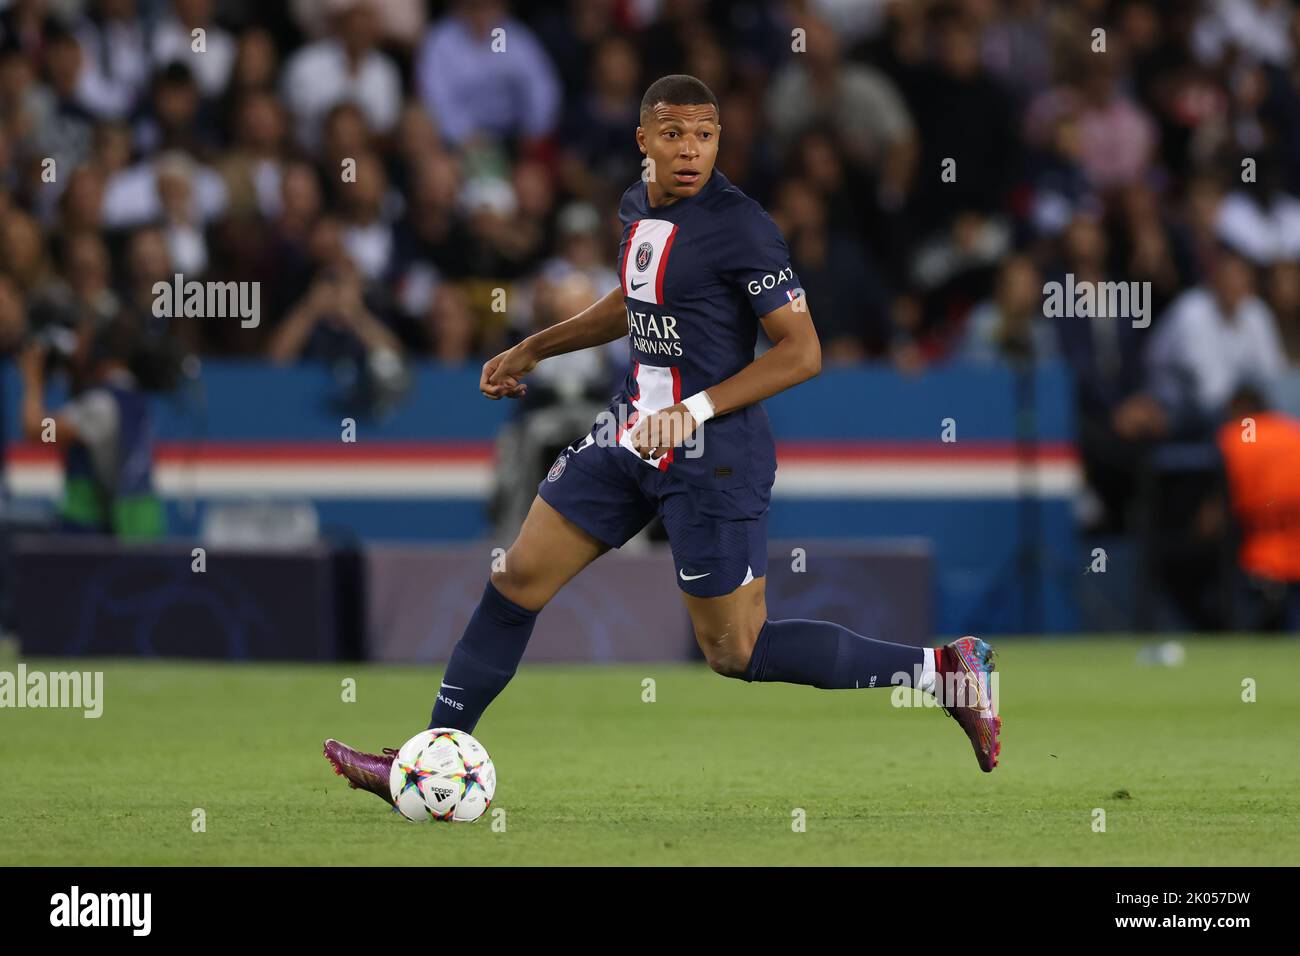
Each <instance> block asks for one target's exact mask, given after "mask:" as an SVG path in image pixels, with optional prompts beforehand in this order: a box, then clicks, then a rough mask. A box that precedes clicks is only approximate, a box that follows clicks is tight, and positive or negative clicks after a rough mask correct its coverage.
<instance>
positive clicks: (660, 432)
mask: <svg viewBox="0 0 1300 956" xmlns="http://www.w3.org/2000/svg"><path fill="white" fill-rule="evenodd" d="M760 321H761V322H762V323H763V331H765V332H766V333H767V337H768V338H769V339H771V340H772V347H771V348H770V349H768V350H767V351H766V352H764V353H763V354H762V355H760V356H759V357H758V358H756V359H755V360H754V361H752V362H750V363H749V364H748V365H746V366H745V367H744V368H742V369H741V370H740V371H739V372H737V373H736V374H735V375H733V376H731V377H730V378H728V379H724V380H723V381H721V382H719V383H718V384H717V385H714V386H713V387H711V388H707V389H705V390H704V391H703V392H702V393H700V395H702V396H703V401H705V402H706V403H707V405H706V406H705V408H706V409H707V407H708V406H709V405H711V406H712V412H711V414H710V417H712V416H713V415H725V414H727V413H728V412H734V411H736V410H738V409H741V408H744V407H745V406H746V405H753V404H754V403H755V402H761V401H763V400H764V399H767V398H771V397H772V396H773V395H776V394H777V393H778V392H784V391H785V390H786V389H787V388H793V387H794V386H795V385H798V384H799V383H800V382H806V381H808V379H810V378H813V377H814V376H816V375H817V374H818V373H819V372H820V371H821V370H822V346H821V342H820V341H819V340H818V338H817V329H816V328H815V327H814V326H813V321H812V315H811V314H810V313H809V311H808V306H807V300H806V299H805V298H804V297H803V296H802V295H801V296H799V297H798V298H797V299H795V300H793V301H791V302H787V303H786V304H785V305H783V306H781V307H780V308H778V309H776V310H775V311H772V312H769V313H768V314H767V315H765V316H763V317H762V319H761V320H760ZM700 400H701V399H700V398H699V397H697V396H692V398H691V399H688V400H687V401H686V402H678V403H677V404H676V405H672V406H670V407H668V408H665V409H664V410H663V411H661V412H658V413H657V414H655V415H652V416H650V417H649V418H647V419H644V420H643V421H642V422H641V423H640V424H639V425H638V427H637V428H635V429H634V430H633V432H632V434H631V436H629V437H630V438H631V440H632V444H633V445H634V446H635V447H636V449H637V451H638V452H640V453H641V457H643V458H653V457H656V456H658V455H661V454H663V453H664V452H666V451H667V450H668V449H669V448H672V447H674V446H676V445H680V444H681V443H682V442H683V441H685V440H686V439H687V438H689V437H690V436H691V435H692V434H694V432H695V429H697V428H699V426H700V422H699V421H698V419H697V417H696V414H697V413H696V412H695V411H693V409H692V407H691V405H689V404H688V402H691V403H694V402H698V401H700Z"/></svg>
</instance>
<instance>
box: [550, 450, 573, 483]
mask: <svg viewBox="0 0 1300 956" xmlns="http://www.w3.org/2000/svg"><path fill="white" fill-rule="evenodd" d="M566 461H568V456H566V455H561V456H560V457H559V458H557V459H555V464H553V465H552V466H551V470H550V471H549V472H547V474H546V480H547V481H555V480H556V479H557V478H559V477H560V475H562V474H564V463H565V462H566Z"/></svg>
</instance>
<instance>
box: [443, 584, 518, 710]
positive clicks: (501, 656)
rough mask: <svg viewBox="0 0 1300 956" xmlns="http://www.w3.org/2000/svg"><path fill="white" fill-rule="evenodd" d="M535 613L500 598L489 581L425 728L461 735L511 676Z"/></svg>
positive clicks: (504, 598)
mask: <svg viewBox="0 0 1300 956" xmlns="http://www.w3.org/2000/svg"><path fill="white" fill-rule="evenodd" d="M536 620H537V612H536V611H530V610H528V609H527V608H523V607H520V606H519V605H518V604H516V603H515V602H514V601H511V600H510V599H509V598H507V597H505V596H504V595H503V594H502V593H501V592H500V591H498V590H497V589H496V588H495V587H494V586H493V584H492V582H491V581H490V580H489V581H488V584H487V587H486V588H484V589H483V597H482V599H480V601H479V602H478V607H477V608H476V609H475V611H474V614H473V616H472V617H471V618H470V619H469V624H468V625H466V627H465V633H464V634H463V635H461V638H460V640H459V641H457V643H456V647H455V649H454V650H453V651H452V652H451V660H449V661H448V662H447V670H446V672H445V673H444V674H443V675H442V685H441V686H440V687H439V688H438V701H437V703H436V704H434V706H433V717H432V719H431V721H430V723H429V728H430V729H432V728H434V727H455V728H456V729H457V730H464V731H466V732H467V733H473V732H474V725H475V724H477V723H478V721H479V718H480V717H482V716H483V711H485V710H487V708H488V705H489V704H491V703H492V701H493V700H495V699H496V696H497V694H499V693H501V691H502V690H504V689H505V686H506V684H508V683H510V678H512V677H514V676H515V670H516V669H517V668H518V667H519V661H520V659H522V658H523V656H524V649H525V648H526V647H527V646H528V638H529V637H530V636H532V633H533V624H534V622H535V621H536Z"/></svg>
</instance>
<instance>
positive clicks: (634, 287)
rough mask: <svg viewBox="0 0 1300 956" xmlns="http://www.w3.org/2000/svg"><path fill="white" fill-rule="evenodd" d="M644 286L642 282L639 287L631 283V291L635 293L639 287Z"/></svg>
mask: <svg viewBox="0 0 1300 956" xmlns="http://www.w3.org/2000/svg"><path fill="white" fill-rule="evenodd" d="M647 281H648V280H647ZM645 284H646V283H645V282H642V283H641V284H640V285H638V284H637V283H635V282H633V283H632V291H633V292H635V291H636V290H637V289H639V288H641V286H643V285H645Z"/></svg>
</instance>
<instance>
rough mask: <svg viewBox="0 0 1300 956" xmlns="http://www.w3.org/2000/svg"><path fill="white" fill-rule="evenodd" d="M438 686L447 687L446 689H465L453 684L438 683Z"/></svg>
mask: <svg viewBox="0 0 1300 956" xmlns="http://www.w3.org/2000/svg"><path fill="white" fill-rule="evenodd" d="M440 686H442V687H445V688H447V690H464V689H465V688H464V687H457V686H456V685H455V684H442V685H440Z"/></svg>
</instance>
